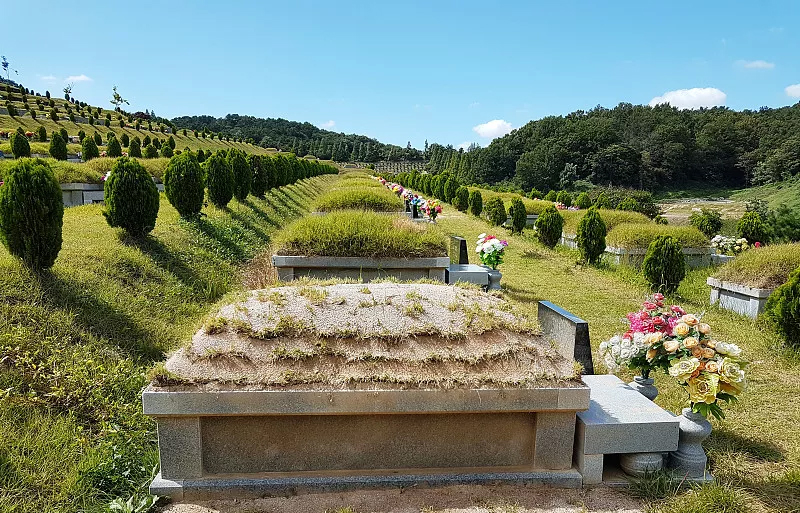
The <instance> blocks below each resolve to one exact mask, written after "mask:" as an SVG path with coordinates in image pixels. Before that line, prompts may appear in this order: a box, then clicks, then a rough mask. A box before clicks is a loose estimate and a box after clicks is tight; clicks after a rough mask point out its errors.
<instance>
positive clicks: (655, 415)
mask: <svg viewBox="0 0 800 513" xmlns="http://www.w3.org/2000/svg"><path fill="white" fill-rule="evenodd" d="M583 382H584V383H585V384H586V385H587V386H588V387H589V389H590V395H589V399H590V400H589V409H588V410H586V411H581V412H578V414H577V426H576V429H575V452H574V457H575V465H576V467H577V469H578V471H579V472H580V473H581V475H582V476H583V484H584V485H590V484H599V483H601V482H602V481H603V466H604V463H603V462H604V457H605V456H607V455H611V454H622V455H629V456H627V457H626V456H623V457H622V458H621V461H620V463H621V466H622V467H623V470H625V471H626V472H627V473H635V472H636V470H637V469H636V468H630V467H635V466H636V465H637V464H642V463H645V464H647V463H648V462H655V463H656V464H654V465H653V466H652V467H651V470H655V469H656V468H661V453H665V452H672V451H675V450H677V449H678V436H679V428H678V418H677V417H676V416H674V415H673V414H672V413H670V412H668V411H666V410H664V409H662V408H661V407H659V406H658V405H657V404H655V403H654V402H652V401H650V400H649V399H647V398H646V397H645V396H643V395H642V394H640V393H639V392H637V391H636V390H634V389H633V388H631V387H629V386H628V385H626V384H625V383H624V382H623V381H622V380H621V379H619V378H618V377H616V376H613V375H610V374H608V375H597V376H583ZM626 458H627V459H626ZM634 459H635V460H638V461H634ZM626 466H628V467H629V468H625V467H626Z"/></svg>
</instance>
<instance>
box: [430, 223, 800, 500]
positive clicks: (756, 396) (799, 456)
mask: <svg viewBox="0 0 800 513" xmlns="http://www.w3.org/2000/svg"><path fill="white" fill-rule="evenodd" d="M438 224H439V227H440V228H441V229H442V230H443V231H445V232H446V233H449V234H454V235H459V236H463V237H465V238H466V239H467V240H468V241H470V240H476V239H477V236H478V234H480V233H483V232H488V233H492V234H496V235H498V236H500V237H501V238H506V239H508V241H509V247H508V249H507V252H506V259H505V263H503V264H502V265H501V266H500V270H501V271H502V273H503V279H502V286H503V289H504V295H505V297H506V298H508V299H509V300H510V301H512V302H514V303H517V304H518V306H519V308H521V309H522V310H527V311H528V313H529V314H530V315H536V301H538V300H548V301H552V302H554V303H555V304H557V305H559V306H562V307H564V308H566V309H567V310H569V311H571V312H573V313H575V314H576V315H578V316H580V317H582V318H583V319H585V320H587V321H588V323H589V331H590V335H591V343H592V347H593V350H594V356H595V362H598V363H599V358H598V356H597V347H598V345H599V344H600V342H602V341H603V340H604V339H607V338H609V337H611V336H612V335H614V334H615V333H622V332H624V331H625V329H626V324H625V323H624V316H625V314H626V313H628V312H630V311H634V310H636V309H638V308H639V307H640V305H641V302H642V301H643V300H644V299H645V298H646V297H647V296H648V294H649V292H648V288H647V284H646V282H645V281H644V279H643V278H642V277H641V275H639V274H638V273H637V272H636V271H635V270H633V269H631V268H629V267H622V266H621V267H617V268H614V267H603V268H595V267H589V266H584V265H580V264H578V263H577V260H578V258H579V257H578V254H577V252H576V251H571V250H568V249H566V248H563V247H557V248H556V249H555V250H550V249H547V248H545V247H544V246H542V245H541V244H539V243H538V242H537V241H536V240H535V239H534V237H533V234H532V232H531V231H529V230H526V231H525V232H524V234H523V235H521V236H518V235H511V234H510V233H509V232H508V231H507V230H505V229H500V228H494V227H490V226H489V225H488V223H486V222H485V221H483V220H480V219H477V218H475V217H473V216H468V215H465V214H461V213H458V212H456V211H455V210H454V209H448V210H447V211H446V212H445V214H444V215H442V216H440V217H439V220H438ZM469 249H470V251H469V254H470V261H471V262H472V263H480V262H479V261H478V259H477V255H476V254H475V253H474V252H473V251H472V248H469ZM712 272H714V271H713V269H710V268H706V269H698V270H694V271H690V272H689V273H688V275H687V278H686V279H685V280H684V281H683V283H682V284H681V286H680V287H679V289H678V291H677V293H676V294H675V295H673V296H671V297H669V298H667V301H668V302H670V303H673V304H675V303H678V304H682V305H683V306H684V307H685V308H686V309H687V310H689V311H691V312H697V313H703V314H704V316H703V319H704V320H705V321H707V322H708V323H710V324H711V326H712V328H713V330H714V331H713V333H714V336H715V337H716V338H718V339H719V340H725V341H729V342H734V343H736V344H739V345H740V346H741V347H742V348H743V349H744V351H745V356H746V357H747V358H748V359H749V360H750V362H751V363H750V365H749V366H748V368H747V372H748V388H747V390H746V391H745V392H744V394H743V395H742V396H741V400H740V402H739V403H738V404H736V405H732V406H726V407H724V409H725V412H726V414H727V418H726V419H725V420H724V421H721V422H717V421H712V424H713V425H714V432H713V434H712V436H711V438H710V439H709V440H708V441H707V442H706V443H705V448H706V450H707V452H708V455H709V458H710V465H711V471H712V472H713V473H714V475H715V477H716V478H717V484H713V485H705V486H703V487H700V488H698V489H696V490H689V491H685V490H684V491H681V492H678V493H677V494H676V495H674V496H673V494H671V493H670V494H667V496H666V498H665V500H664V501H663V502H662V501H658V500H654V501H653V502H652V503H649V504H648V508H649V509H651V510H653V511H663V512H674V511H682V512H698V513H699V512H718V511H726V512H727V511H756V512H760V511H782V512H789V511H795V512H796V511H797V508H798V506H800V429H798V425H799V424H800V402H798V401H797V397H798V396H799V395H800V380H798V379H797V376H798V375H800V356H799V355H798V354H797V353H796V352H793V351H790V350H788V349H786V348H785V346H784V345H783V343H782V341H781V340H779V338H778V337H777V336H776V335H775V333H774V332H772V331H771V330H770V329H768V328H767V327H766V326H765V325H764V324H762V323H761V322H758V321H751V320H749V319H747V318H744V317H742V316H739V315H736V314H734V313H731V312H727V311H724V310H721V309H719V308H717V307H712V306H710V305H709V289H708V287H707V286H706V284H705V280H706V278H707V277H708V276H709V274H711V273H712ZM597 367H598V368H597V369H596V372H603V369H602V364H601V363H600V364H599V365H597ZM651 376H653V375H651ZM621 377H622V378H623V379H625V380H626V381H630V379H632V377H633V376H632V374H630V373H628V374H626V375H623V376H621ZM653 377H655V380H656V386H658V388H659V391H660V395H659V397H658V398H657V400H656V402H657V403H658V404H659V405H661V406H662V407H664V408H666V409H667V410H670V411H672V412H675V413H680V411H681V409H682V408H683V407H684V405H685V400H686V393H685V391H684V390H683V389H682V388H681V387H679V386H678V385H677V384H676V383H675V381H674V380H673V379H671V378H670V377H669V376H667V375H665V374H655V375H654V376H653ZM656 498H657V497H656Z"/></svg>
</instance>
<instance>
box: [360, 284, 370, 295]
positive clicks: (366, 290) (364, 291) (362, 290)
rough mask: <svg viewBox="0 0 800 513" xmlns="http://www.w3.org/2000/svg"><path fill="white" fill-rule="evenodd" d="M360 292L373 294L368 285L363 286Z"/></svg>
mask: <svg viewBox="0 0 800 513" xmlns="http://www.w3.org/2000/svg"><path fill="white" fill-rule="evenodd" d="M359 292H361V293H362V294H372V291H371V290H369V287H367V286H366V285H365V286H364V287H362V288H361V290H359Z"/></svg>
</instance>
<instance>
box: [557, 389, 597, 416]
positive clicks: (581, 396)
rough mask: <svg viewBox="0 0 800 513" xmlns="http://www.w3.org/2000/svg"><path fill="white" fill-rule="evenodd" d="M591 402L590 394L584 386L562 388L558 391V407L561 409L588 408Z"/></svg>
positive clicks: (576, 409) (578, 409) (577, 409)
mask: <svg viewBox="0 0 800 513" xmlns="http://www.w3.org/2000/svg"><path fill="white" fill-rule="evenodd" d="M590 393H591V392H590ZM589 402H590V397H589V394H587V393H586V390H585V389H583V388H561V389H559V391H558V408H559V409H561V410H575V411H580V410H587V409H589Z"/></svg>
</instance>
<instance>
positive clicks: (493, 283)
mask: <svg viewBox="0 0 800 513" xmlns="http://www.w3.org/2000/svg"><path fill="white" fill-rule="evenodd" d="M488 269H489V290H500V279H501V278H502V277H503V273H501V272H500V271H498V270H497V269H492V268H491V267H490V268H488Z"/></svg>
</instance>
